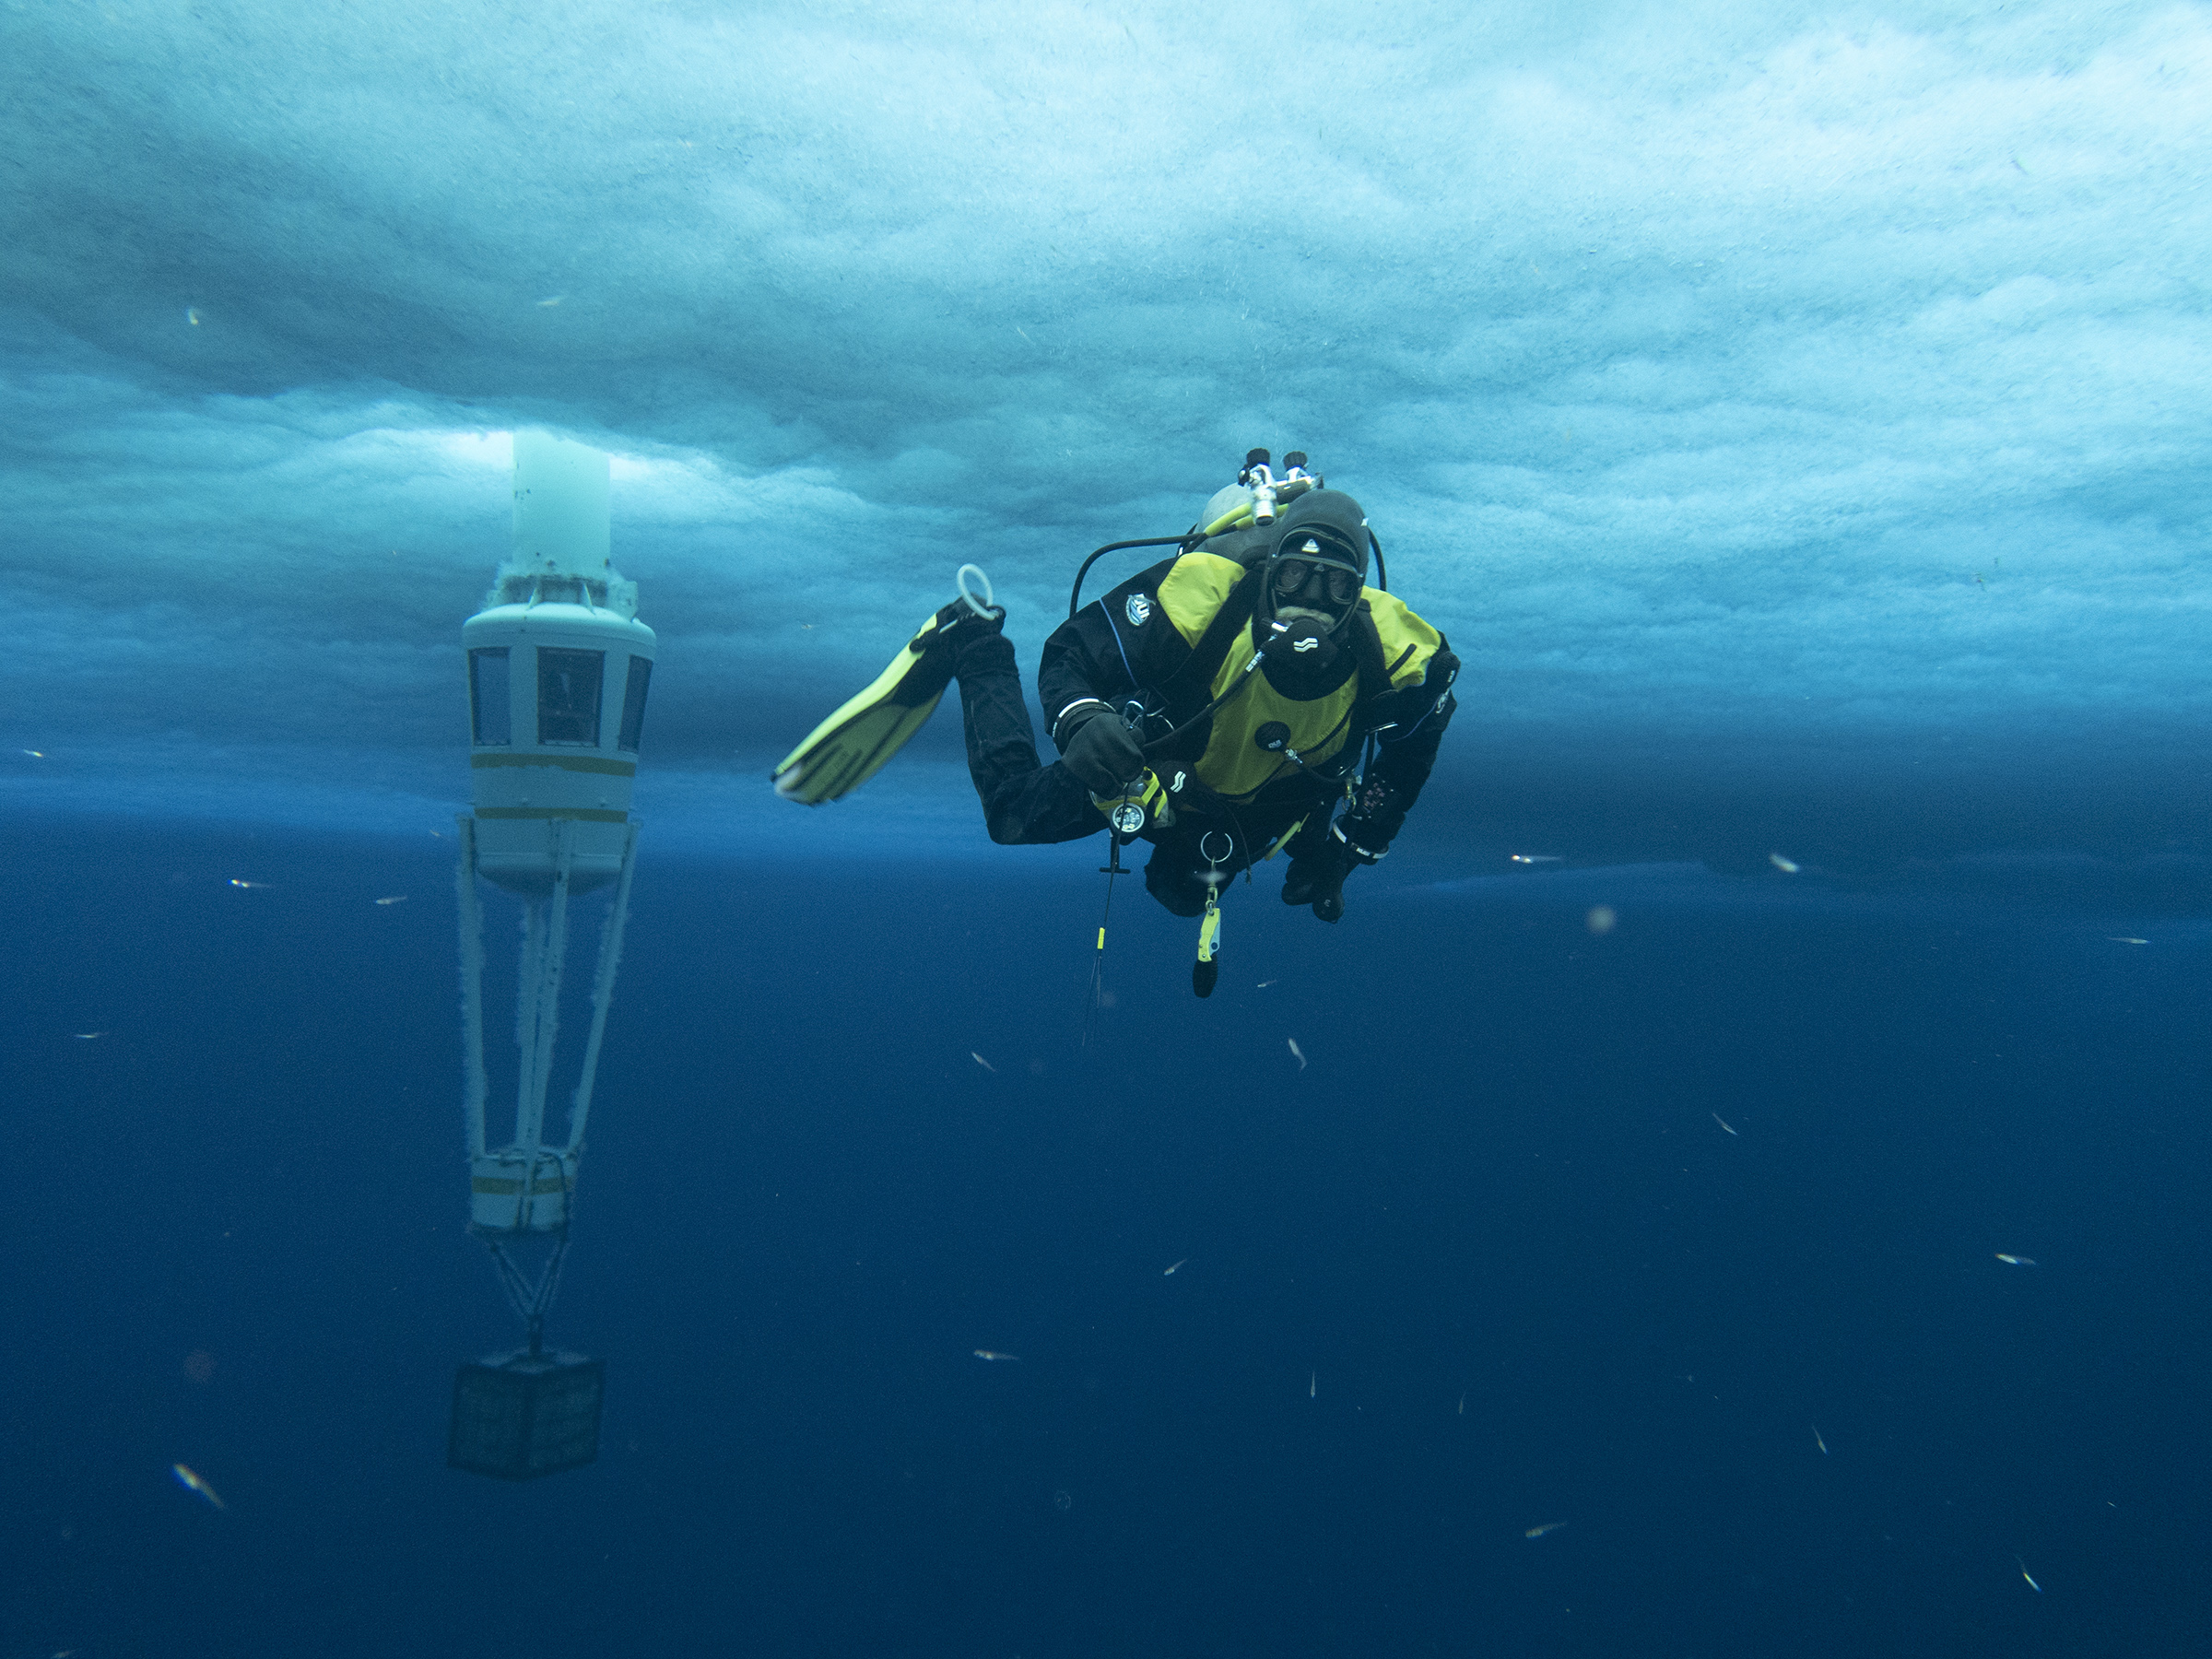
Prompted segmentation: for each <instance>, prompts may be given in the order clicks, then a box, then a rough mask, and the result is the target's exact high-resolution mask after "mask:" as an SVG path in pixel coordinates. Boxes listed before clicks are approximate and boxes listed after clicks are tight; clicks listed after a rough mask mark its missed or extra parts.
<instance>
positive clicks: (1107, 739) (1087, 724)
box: [1054, 703, 1145, 795]
mask: <svg viewBox="0 0 2212 1659" xmlns="http://www.w3.org/2000/svg"><path fill="white" fill-rule="evenodd" d="M1062 720H1063V723H1064V726H1063V729H1064V731H1065V738H1064V739H1063V741H1062V744H1061V750H1060V758H1061V759H1063V760H1065V762H1066V763H1067V770H1068V771H1071V772H1074V773H1075V774H1076V776H1077V778H1079V779H1081V780H1082V782H1083V785H1084V787H1085V788H1087V789H1088V790H1089V791H1090V793H1091V794H1094V795H1113V794H1121V793H1122V790H1123V788H1124V785H1126V784H1129V783H1132V782H1135V781H1136V780H1137V779H1138V778H1139V777H1142V776H1143V775H1144V771H1145V750H1144V746H1143V745H1142V744H1140V743H1138V742H1137V740H1136V734H1135V732H1133V731H1131V730H1130V729H1129V728H1128V727H1127V726H1125V725H1124V724H1122V717H1121V716H1120V715H1119V714H1116V713H1115V712H1113V711H1112V709H1109V708H1108V707H1107V706H1106V705H1105V704H1104V703H1100V704H1099V705H1098V706H1097V707H1096V708H1080V707H1078V708H1075V709H1071V710H1069V711H1068V712H1067V713H1066V714H1065V715H1063V716H1062ZM1054 735H1059V734H1057V733H1056V734H1054Z"/></svg>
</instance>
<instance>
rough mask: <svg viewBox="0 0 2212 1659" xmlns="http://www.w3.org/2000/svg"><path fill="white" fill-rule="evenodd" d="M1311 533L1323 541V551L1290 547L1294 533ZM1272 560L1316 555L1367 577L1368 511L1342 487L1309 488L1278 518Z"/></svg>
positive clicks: (1327, 562)
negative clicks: (1362, 509) (1305, 552)
mask: <svg viewBox="0 0 2212 1659" xmlns="http://www.w3.org/2000/svg"><path fill="white" fill-rule="evenodd" d="M1299 535H1310V536H1312V538H1313V539H1314V540H1315V541H1318V542H1319V543H1320V544H1321V552H1320V553H1319V555H1314V554H1310V553H1309V554H1300V553H1298V552H1296V551H1295V550H1292V549H1290V548H1288V546H1287V544H1288V542H1289V541H1290V539H1291V538H1292V537H1293V536H1299ZM1267 557H1268V559H1269V560H1270V562H1272V561H1273V560H1275V559H1296V558H1306V559H1315V560H1316V562H1318V563H1321V564H1340V565H1343V566H1344V567H1345V568H1346V569H1347V570H1352V571H1358V572H1359V580H1360V581H1361V582H1365V581H1366V580H1367V514H1366V513H1364V512H1360V511H1359V502H1357V501H1355V500H1352V498H1351V497H1350V496H1348V495H1347V494H1345V493H1344V491H1343V490H1341V489H1309V490H1308V491H1306V493H1305V494H1304V495H1302V496H1300V497H1299V498H1298V500H1295V501H1293V502H1291V503H1290V508H1289V511H1288V512H1285V513H1284V514H1283V516H1282V517H1281V518H1279V519H1277V521H1276V525H1275V545H1274V546H1273V547H1270V548H1269V549H1268V550H1267Z"/></svg>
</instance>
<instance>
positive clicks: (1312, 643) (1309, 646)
mask: <svg viewBox="0 0 2212 1659" xmlns="http://www.w3.org/2000/svg"><path fill="white" fill-rule="evenodd" d="M1320 647H1321V640H1320V637H1319V636H1318V635H1313V636H1309V637H1308V638H1306V639H1303V640H1300V641H1299V642H1298V643H1297V644H1295V645H1293V646H1291V647H1290V649H1291V650H1293V651H1317V650H1319V649H1320Z"/></svg>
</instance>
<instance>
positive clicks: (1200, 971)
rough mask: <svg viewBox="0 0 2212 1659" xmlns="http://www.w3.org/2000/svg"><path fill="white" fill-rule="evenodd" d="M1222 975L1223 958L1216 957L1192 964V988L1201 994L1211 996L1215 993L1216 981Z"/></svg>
mask: <svg viewBox="0 0 2212 1659" xmlns="http://www.w3.org/2000/svg"><path fill="white" fill-rule="evenodd" d="M1220 977H1221V959H1220V958H1219V957H1216V958H1214V959H1212V960H1211V961H1206V962H1193V963H1192V964H1191V989H1192V990H1193V991H1194V992H1196V993H1197V994H1199V995H1200V996H1211V995H1212V994H1214V982H1215V981H1216V980H1218V979H1219V978H1220Z"/></svg>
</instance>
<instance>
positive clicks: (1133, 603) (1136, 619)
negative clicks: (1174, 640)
mask: <svg viewBox="0 0 2212 1659" xmlns="http://www.w3.org/2000/svg"><path fill="white" fill-rule="evenodd" d="M1122 609H1123V610H1124V612H1125V613H1127V615H1128V618H1129V626H1130V627H1132V628H1142V627H1143V626H1144V625H1145V623H1146V622H1147V620H1148V619H1149V618H1151V615H1152V601H1151V600H1149V599H1147V598H1146V597H1145V596H1144V595H1143V594H1130V595H1129V603H1128V604H1126V605H1124V606H1122Z"/></svg>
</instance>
